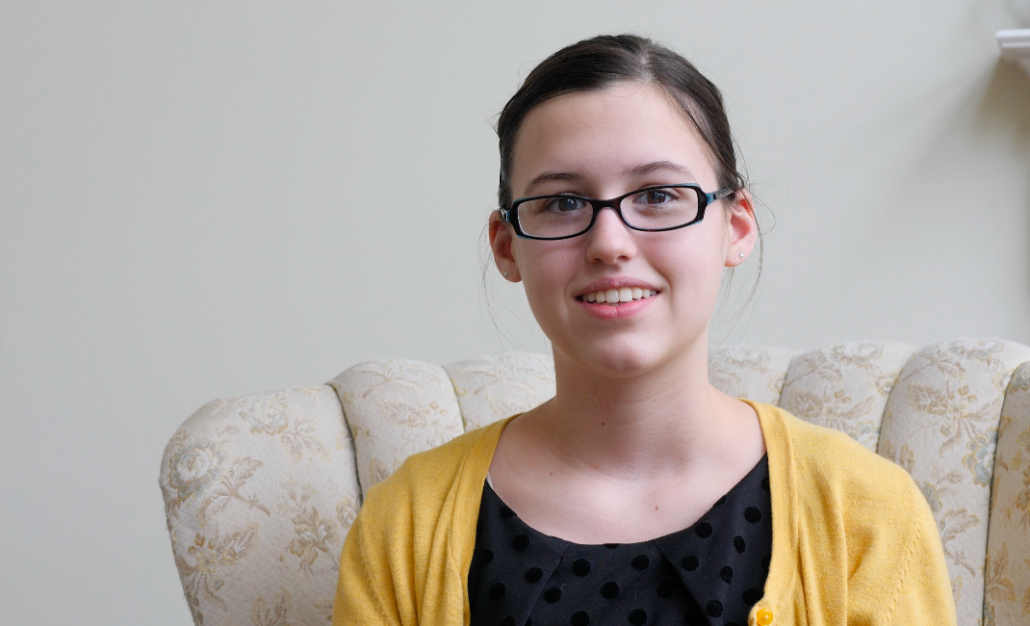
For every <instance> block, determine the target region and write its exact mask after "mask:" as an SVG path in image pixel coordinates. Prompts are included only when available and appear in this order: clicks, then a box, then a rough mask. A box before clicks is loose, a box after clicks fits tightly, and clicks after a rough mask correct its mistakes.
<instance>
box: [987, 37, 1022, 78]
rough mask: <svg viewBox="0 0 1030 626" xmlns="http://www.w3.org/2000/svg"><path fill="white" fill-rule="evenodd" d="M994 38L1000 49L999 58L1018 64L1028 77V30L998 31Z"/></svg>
mask: <svg viewBox="0 0 1030 626" xmlns="http://www.w3.org/2000/svg"><path fill="white" fill-rule="evenodd" d="M995 37H997V38H998V47H1000V48H1001V58H1003V59H1008V60H1009V61H1013V62H1015V63H1018V64H1019V65H1020V66H1021V67H1022V68H1023V70H1024V71H1025V72H1026V73H1027V75H1028V76H1030V28H1024V29H1022V30H999V31H998V32H997V34H996V35H995Z"/></svg>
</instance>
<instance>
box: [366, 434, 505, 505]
mask: <svg viewBox="0 0 1030 626" xmlns="http://www.w3.org/2000/svg"><path fill="white" fill-rule="evenodd" d="M507 421H508V420H501V421H500V422H495V423H494V424H490V425H488V426H484V427H482V428H478V429H476V430H471V431H469V432H467V433H464V434H462V435H459V436H457V437H455V438H454V439H452V440H450V441H448V442H447V443H445V444H443V445H440V446H437V447H436V448H433V449H431V450H426V451H424V452H419V453H416V454H413V455H411V456H410V457H408V458H407V459H406V460H405V461H404V463H402V464H401V466H400V467H399V468H397V470H396V471H395V472H394V473H393V474H391V475H390V476H389V477H388V478H386V479H385V480H383V481H382V482H379V483H377V484H376V485H373V486H372V487H371V488H369V489H368V490H367V492H366V495H365V499H364V502H363V503H362V507H361V510H362V512H364V511H365V510H366V509H372V510H377V509H379V508H381V507H385V508H389V509H391V510H393V511H395V512H398V513H403V512H404V511H405V509H407V507H406V506H405V503H407V504H410V505H411V506H413V507H417V508H419V509H425V508H426V507H428V508H433V507H436V508H439V507H442V506H443V505H444V502H445V500H447V498H448V494H449V493H451V492H452V491H454V490H455V489H460V488H468V487H470V486H471V484H472V483H474V482H475V481H476V478H477V477H478V476H479V475H480V474H481V475H482V479H481V480H480V481H479V482H480V483H481V482H482V480H485V478H486V472H487V470H489V468H490V460H491V458H492V457H493V451H494V449H495V448H496V445H497V439H498V438H499V436H500V431H501V429H503V428H504V425H505V423H506V422H507ZM465 483H469V484H465ZM473 488H474V487H473ZM479 489H480V490H481V489H482V484H480V485H479ZM406 514H410V512H408V513H406Z"/></svg>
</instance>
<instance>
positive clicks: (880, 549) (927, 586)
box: [848, 476, 957, 626]
mask: <svg viewBox="0 0 1030 626" xmlns="http://www.w3.org/2000/svg"><path fill="white" fill-rule="evenodd" d="M905 479H906V480H905V483H907V484H906V487H907V488H905V489H902V492H903V493H904V492H907V496H908V497H907V498H903V499H902V502H901V504H902V505H903V506H902V507H899V509H896V510H894V511H891V512H890V513H889V515H890V517H891V518H893V519H891V520H890V521H891V522H893V524H890V525H887V526H885V527H884V528H881V532H882V531H885V530H886V531H887V532H889V533H892V534H894V537H893V539H894V540H891V539H887V540H885V541H881V542H877V543H878V545H876V546H870V549H869V550H868V551H867V552H866V553H865V554H864V555H863V557H862V559H861V560H862V564H861V566H860V567H859V569H866V572H865V573H864V575H860V576H855V577H853V578H852V583H855V582H857V581H858V580H861V581H863V582H862V583H861V586H862V588H854V587H853V588H852V589H850V590H849V596H850V598H851V599H850V600H849V603H848V604H849V611H848V624H849V625H852V626H888V625H890V626H895V625H896V626H903V625H904V626H909V625H912V624H933V625H934V626H955V624H956V623H957V617H956V613H955V599H954V596H953V595H952V591H951V579H950V577H949V574H948V567H947V563H946V562H945V560H944V549H943V547H942V545H941V538H940V534H939V532H938V530H937V523H936V521H935V519H934V516H933V513H932V512H931V511H930V507H929V505H928V504H927V502H926V499H925V498H924V497H923V496H922V494H921V493H920V492H919V490H918V488H917V487H916V486H915V484H914V483H913V482H912V481H911V479H909V478H908V476H905ZM885 513H886V512H885ZM899 522H900V523H899ZM870 574H873V575H870Z"/></svg>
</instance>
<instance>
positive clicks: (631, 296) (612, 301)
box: [577, 287, 658, 306]
mask: <svg viewBox="0 0 1030 626" xmlns="http://www.w3.org/2000/svg"><path fill="white" fill-rule="evenodd" d="M656 295H658V292H657V291H656V290H653V289H641V288H640V287H622V288H620V289H602V290H598V291H592V292H590V293H585V294H583V295H582V296H579V298H577V299H578V300H581V301H583V302H593V303H597V304H607V305H609V306H617V305H618V304H620V303H622V302H633V301H634V300H646V299H648V298H650V297H652V296H656Z"/></svg>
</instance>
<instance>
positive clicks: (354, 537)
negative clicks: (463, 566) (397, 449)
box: [332, 465, 418, 626]
mask: <svg viewBox="0 0 1030 626" xmlns="http://www.w3.org/2000/svg"><path fill="white" fill-rule="evenodd" d="M407 469H408V466H407V465H404V466H402V467H401V468H400V469H398V470H397V471H396V472H394V474H393V475H392V476H390V477H389V478H387V479H386V480H385V481H383V482H381V483H379V484H377V485H375V486H373V487H372V488H371V489H369V490H368V493H367V494H366V495H365V501H364V502H363V503H362V505H361V510H360V511H358V515H357V518H356V519H355V520H354V524H353V525H352V526H351V528H350V531H349V532H348V533H347V538H346V539H345V540H344V542H343V552H342V553H341V555H340V574H339V578H338V579H337V583H336V597H335V599H334V601H333V622H332V626H352V625H353V626H358V625H360V626H402V625H412V624H417V623H418V617H417V613H418V611H417V609H416V601H415V596H416V593H415V584H414V576H413V571H414V565H413V562H414V541H415V539H414V532H413V521H412V507H411V497H410V496H411V485H410V482H409V480H408V478H409V476H408V472H407Z"/></svg>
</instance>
